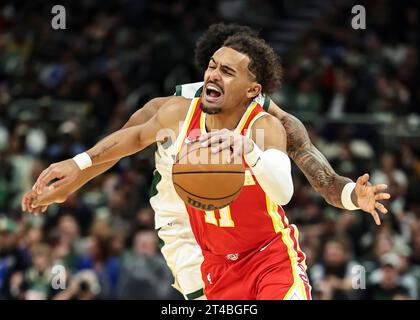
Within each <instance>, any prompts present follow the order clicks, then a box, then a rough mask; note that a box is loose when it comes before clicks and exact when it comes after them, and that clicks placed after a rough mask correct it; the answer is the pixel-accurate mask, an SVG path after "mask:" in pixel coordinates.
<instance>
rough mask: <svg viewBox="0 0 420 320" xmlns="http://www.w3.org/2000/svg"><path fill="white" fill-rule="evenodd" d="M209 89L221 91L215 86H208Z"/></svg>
mask: <svg viewBox="0 0 420 320" xmlns="http://www.w3.org/2000/svg"><path fill="white" fill-rule="evenodd" d="M207 89H210V90H213V91H216V92H219V93H220V90H219V89H218V88H216V87H213V86H207Z"/></svg>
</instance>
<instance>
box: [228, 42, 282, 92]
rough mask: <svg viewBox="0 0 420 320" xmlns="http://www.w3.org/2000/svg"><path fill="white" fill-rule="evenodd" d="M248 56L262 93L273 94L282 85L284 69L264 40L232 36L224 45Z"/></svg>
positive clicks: (250, 67) (250, 68)
mask: <svg viewBox="0 0 420 320" xmlns="http://www.w3.org/2000/svg"><path fill="white" fill-rule="evenodd" d="M223 46H224V47H229V48H232V49H234V50H236V51H238V52H241V53H243V54H246V55H247V56H248V57H249V59H250V60H251V62H250V63H249V66H248V69H249V70H250V71H251V72H252V73H253V74H255V76H256V80H257V82H258V83H259V84H261V86H262V92H263V93H265V94H272V93H273V92H274V91H275V90H276V89H277V88H278V87H279V86H280V84H281V79H282V75H283V68H282V66H281V64H280V60H279V57H278V56H277V54H276V53H275V52H274V50H273V48H271V47H270V46H269V45H268V44H267V43H266V42H265V41H264V40H263V39H261V38H257V37H250V36H249V35H244V34H236V35H233V36H230V37H229V38H228V39H227V40H226V41H225V42H224V44H223Z"/></svg>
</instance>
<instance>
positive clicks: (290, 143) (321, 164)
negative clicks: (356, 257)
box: [269, 102, 390, 225]
mask: <svg viewBox="0 0 420 320" xmlns="http://www.w3.org/2000/svg"><path fill="white" fill-rule="evenodd" d="M269 112H270V113H272V114H273V115H274V116H276V117H277V118H279V119H280V121H281V122H282V124H283V126H284V128H285V130H286V134H287V153H288V155H289V157H290V158H292V160H293V161H294V162H295V164H296V165H297V166H298V167H299V169H300V170H301V171H302V172H303V173H304V175H305V176H306V178H307V179H308V181H309V183H310V184H311V185H312V187H313V188H314V189H315V190H316V191H317V192H318V193H319V194H320V195H321V196H322V197H323V198H324V199H325V201H327V202H328V203H329V204H330V205H332V206H334V207H337V208H345V207H344V205H343V203H342V192H343V188H344V187H345V186H346V185H347V184H348V183H349V182H352V180H351V179H350V178H347V177H343V176H340V175H338V174H337V173H336V172H335V171H334V169H333V168H332V167H331V165H330V164H329V162H328V160H327V159H326V158H325V157H324V155H323V154H322V153H321V152H320V151H319V150H318V149H317V148H316V147H315V146H314V145H313V144H312V142H311V140H310V138H309V135H308V132H307V130H306V128H305V126H304V125H303V123H302V122H301V121H300V120H299V119H297V118H296V117H294V116H292V115H291V114H288V113H286V112H284V111H282V110H281V109H280V108H279V107H278V106H276V105H275V104H274V103H273V102H272V103H271V104H270V108H269ZM386 189H387V186H386V185H384V184H379V185H374V186H372V185H370V183H369V175H368V174H364V175H363V176H361V177H359V178H358V179H357V181H356V187H355V188H354V189H353V191H352V193H351V200H352V202H353V204H354V205H355V206H358V207H360V209H362V210H363V211H366V212H368V213H370V214H371V215H372V216H373V218H374V220H375V222H376V224H378V225H379V224H380V219H379V215H378V212H377V210H379V211H380V212H381V213H384V214H385V213H387V212H388V210H387V209H386V208H385V207H384V206H383V205H382V204H381V203H380V202H379V201H380V200H384V199H389V198H390V195H389V194H388V193H386V192H384V191H385V190H386Z"/></svg>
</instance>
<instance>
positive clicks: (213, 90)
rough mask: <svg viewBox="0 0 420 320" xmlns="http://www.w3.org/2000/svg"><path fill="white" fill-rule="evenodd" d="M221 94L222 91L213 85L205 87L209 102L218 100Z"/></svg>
mask: <svg viewBox="0 0 420 320" xmlns="http://www.w3.org/2000/svg"><path fill="white" fill-rule="evenodd" d="M222 94H223V90H222V89H221V88H219V87H218V86H216V85H214V84H209V85H207V86H206V98H207V100H209V101H210V102H214V101H216V100H218V98H220V97H221V95H222Z"/></svg>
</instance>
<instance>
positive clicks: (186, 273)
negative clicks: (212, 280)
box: [22, 24, 386, 299]
mask: <svg viewBox="0 0 420 320" xmlns="http://www.w3.org/2000/svg"><path fill="white" fill-rule="evenodd" d="M236 33H242V34H247V35H249V36H255V35H256V34H255V32H253V31H252V30H251V29H250V28H248V27H245V26H238V25H235V24H229V25H225V24H216V25H212V26H211V27H210V28H209V29H208V31H207V32H206V33H204V35H203V36H202V37H201V39H200V40H199V41H198V43H197V47H196V50H195V64H196V66H197V67H198V69H200V70H203V71H204V70H205V69H206V67H207V64H208V61H209V59H210V57H211V56H212V54H213V52H214V51H215V50H216V49H217V48H219V47H220V46H221V44H222V43H223V41H224V40H225V39H226V38H227V37H228V36H230V35H232V34H236ZM202 87H203V82H198V83H194V84H188V85H183V86H178V87H177V89H176V94H177V95H181V94H182V95H183V96H184V97H186V98H193V97H199V96H200V95H201V91H202ZM170 99H171V97H165V98H156V99H153V100H151V101H150V102H148V103H147V104H146V105H145V106H144V107H143V108H141V109H139V110H138V111H137V112H136V113H135V114H134V115H133V116H132V117H131V118H130V120H129V121H128V122H127V123H126V124H125V126H124V128H128V127H131V126H134V125H138V124H142V123H144V122H146V121H147V120H148V119H150V118H151V117H152V116H153V115H154V114H155V113H156V111H157V110H158V109H159V108H160V107H161V106H162V105H163V104H164V103H165V102H168V101H169V100H170ZM258 102H259V103H260V104H261V105H262V106H263V107H264V109H266V110H267V109H268V111H269V112H270V113H274V114H275V115H276V116H277V117H278V118H279V119H280V120H281V121H282V123H283V125H284V127H285V129H286V133H287V139H288V146H287V148H288V154H289V156H290V157H291V158H292V159H293V160H294V161H295V163H296V164H297V165H298V166H299V168H300V169H301V170H302V171H303V172H304V173H305V175H306V177H307V178H308V180H309V181H310V182H311V184H312V185H313V186H314V187H315V189H316V190H317V191H318V192H319V193H320V194H321V195H322V196H323V197H324V198H325V199H326V200H327V201H328V203H330V204H332V205H334V206H336V207H340V208H343V204H342V200H341V194H342V190H343V187H344V186H345V185H346V184H347V183H348V182H351V180H350V179H348V178H345V177H341V176H338V175H337V174H336V173H335V172H334V170H333V169H332V168H331V166H330V165H329V163H328V162H327V160H326V159H325V158H324V157H323V156H322V154H320V152H319V151H318V150H317V149H316V148H315V147H314V146H313V145H312V143H311V142H310V140H309V137H308V134H307V132H306V130H305V128H304V126H303V124H302V123H301V122H300V121H299V120H298V119H297V118H295V117H293V116H292V115H290V114H288V113H286V112H284V111H282V110H281V109H280V108H278V107H277V106H276V105H275V104H274V103H273V102H272V101H270V99H269V98H268V97H267V98H266V99H265V96H263V95H259V96H258ZM159 147H160V148H161V146H159ZM159 158H160V157H159V156H158V155H157V156H156V160H157V161H156V163H157V170H156V171H155V179H154V181H156V183H154V184H153V186H154V188H153V189H154V190H153V197H152V200H151V203H152V206H153V209H154V211H155V224H156V229H158V230H159V236H160V238H161V239H163V240H164V246H163V248H162V253H163V255H164V257H165V259H166V261H167V262H168V265H169V267H170V268H171V270H172V272H173V274H174V278H175V285H176V287H177V288H178V289H179V290H180V291H181V292H182V293H183V294H184V296H185V297H186V298H188V299H193V298H200V297H201V296H202V288H203V287H202V284H201V274H200V265H201V263H202V260H203V259H202V255H201V250H200V248H199V247H198V245H197V243H196V241H195V239H194V236H193V234H192V231H191V228H190V225H189V222H188V220H187V213H186V212H185V207H184V206H183V205H182V204H181V205H180V204H179V198H178V196H177V195H176V193H175V191H174V189H173V186H172V181H171V179H170V178H168V173H167V172H166V171H167V170H164V166H160V165H159V164H158V163H159ZM115 163H116V161H111V162H109V163H106V164H102V165H97V166H92V167H90V168H88V169H85V170H84V171H83V172H82V175H81V176H80V178H79V179H77V181H75V183H71V184H68V185H64V186H61V187H59V188H56V189H55V190H54V191H52V192H51V191H49V190H45V191H44V193H43V194H42V195H39V196H38V198H35V197H36V195H35V194H34V192H28V193H27V194H26V196H25V197H24V198H23V200H22V207H23V210H28V211H32V210H34V212H35V214H37V212H38V211H39V210H41V209H42V211H45V210H46V207H47V205H48V204H50V203H53V202H57V203H60V202H63V201H65V199H66V198H67V197H68V195H69V194H71V193H72V192H74V191H76V190H77V189H79V188H80V187H81V186H83V185H84V184H85V183H87V182H88V181H89V180H91V179H92V178H93V177H95V176H97V175H99V174H101V173H103V172H104V171H106V170H107V169H109V168H110V167H112V166H113V165H114V164H115ZM366 182H367V177H366V175H365V176H364V177H363V178H359V179H358V181H357V185H356V188H355V190H353V192H352V199H353V202H354V203H359V206H360V207H361V209H362V210H365V211H366V212H371V211H372V208H373V210H374V208H375V206H376V205H377V204H379V202H377V201H376V200H375V193H378V194H377V195H376V196H381V194H380V193H379V192H380V190H377V188H378V187H379V186H367V184H366ZM158 190H159V192H158ZM382 195H385V196H386V194H382ZM33 204H35V205H34V208H32V205H33ZM38 205H40V206H42V207H37V206H38ZM371 213H372V212H371ZM375 213H376V212H375ZM372 214H373V213H372Z"/></svg>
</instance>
